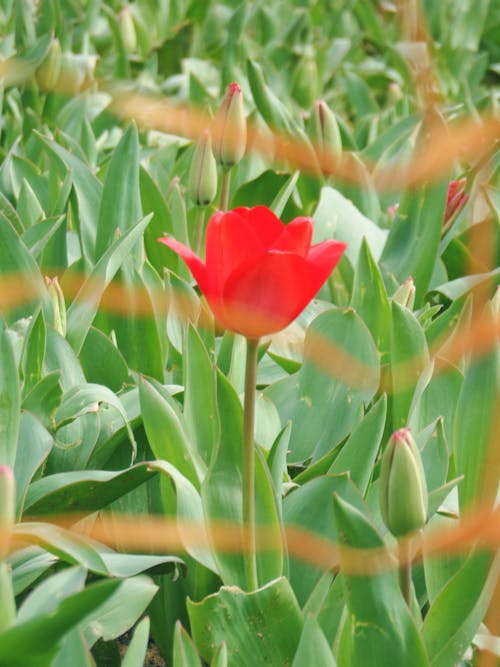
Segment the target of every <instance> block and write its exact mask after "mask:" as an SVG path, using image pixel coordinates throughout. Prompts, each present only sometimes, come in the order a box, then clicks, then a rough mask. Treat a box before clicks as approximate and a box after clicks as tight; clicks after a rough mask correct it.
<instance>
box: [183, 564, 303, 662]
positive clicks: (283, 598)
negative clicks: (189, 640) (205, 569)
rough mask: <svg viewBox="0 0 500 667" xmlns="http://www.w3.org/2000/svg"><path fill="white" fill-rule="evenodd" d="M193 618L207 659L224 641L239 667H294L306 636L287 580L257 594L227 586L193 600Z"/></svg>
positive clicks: (195, 633) (194, 630)
mask: <svg viewBox="0 0 500 667" xmlns="http://www.w3.org/2000/svg"><path fill="white" fill-rule="evenodd" d="M188 613H189V619H190V621H191V632H192V634H193V638H194V641H195V643H196V646H197V647H198V650H199V651H200V653H201V656H202V658H203V659H204V660H206V661H208V662H210V661H211V660H212V658H213V657H214V654H215V651H216V648H217V647H218V646H219V645H220V644H221V642H222V641H224V642H225V643H226V645H227V653H228V664H230V665H234V667H255V665H265V664H272V665H276V667H278V666H283V667H285V665H290V664H291V663H292V660H293V656H294V655H295V652H296V649H297V646H298V643H299V640H300V635H301V631H302V615H301V613H300V609H299V606H298V604H297V601H296V599H295V597H294V595H293V592H292V589H291V588H290V585H289V583H288V581H287V580H286V579H284V578H283V577H281V578H280V579H276V580H275V581H272V582H270V583H268V584H266V585H265V586H263V587H262V588H259V589H258V590H256V591H254V592H252V593H244V592H243V591H242V590H240V589H238V588H236V587H229V586H223V587H222V588H221V589H220V591H219V592H218V593H215V594H214V595H210V596H208V597H206V598H205V599H204V600H202V601H201V602H192V601H191V600H188Z"/></svg>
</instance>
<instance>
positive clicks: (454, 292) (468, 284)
mask: <svg viewBox="0 0 500 667" xmlns="http://www.w3.org/2000/svg"><path fill="white" fill-rule="evenodd" d="M499 284H500V267H499V268H496V269H493V270H492V271H489V272H488V273H476V274H472V275H469V276H464V277H462V278H456V279H455V280H450V281H449V282H447V283H444V284H442V285H438V286H437V287H434V288H433V289H432V291H433V292H437V293H438V294H443V295H444V296H445V297H447V298H448V299H450V301H455V300H456V299H459V298H460V297H463V296H464V295H466V294H468V293H469V292H471V291H472V290H473V289H474V288H479V287H481V286H483V285H491V286H492V287H493V286H496V285H499Z"/></svg>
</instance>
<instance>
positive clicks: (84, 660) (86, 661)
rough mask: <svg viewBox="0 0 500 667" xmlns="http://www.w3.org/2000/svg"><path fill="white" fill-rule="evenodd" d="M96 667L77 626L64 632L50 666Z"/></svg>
mask: <svg viewBox="0 0 500 667" xmlns="http://www.w3.org/2000/svg"><path fill="white" fill-rule="evenodd" d="M68 664H71V665H72V666H73V667H96V662H95V660H94V656H93V655H92V653H91V652H90V648H89V646H88V644H87V642H86V641H85V638H84V636H83V633H82V630H81V628H80V627H79V626H78V627H76V628H73V629H72V630H70V631H69V632H68V633H66V634H65V635H64V637H63V639H62V642H61V646H60V648H59V650H58V652H57V655H56V657H55V659H54V661H53V663H52V665H51V667H66V665H68Z"/></svg>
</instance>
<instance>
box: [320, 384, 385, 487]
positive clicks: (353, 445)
mask: <svg viewBox="0 0 500 667" xmlns="http://www.w3.org/2000/svg"><path fill="white" fill-rule="evenodd" d="M386 415H387V399H386V396H385V394H383V395H382V396H381V397H380V398H379V400H378V401H377V402H376V403H375V405H373V407H372V408H371V409H370V411H369V412H368V413H367V414H366V415H365V416H364V418H363V420H362V421H361V422H360V423H359V424H358V425H357V426H356V427H355V428H354V430H353V431H352V433H351V435H350V436H349V438H348V440H347V442H346V443H345V444H344V446H343V447H342V449H341V451H340V453H339V455H338V456H337V457H336V458H335V460H334V462H333V463H332V465H331V466H330V468H329V470H328V472H329V473H330V474H340V473H343V472H348V473H349V479H350V480H351V481H352V482H353V483H354V484H355V485H356V486H357V487H358V489H359V490H360V491H361V493H362V494H363V495H365V494H366V491H367V489H368V484H369V481H370V478H371V475H372V472H373V466H374V464H375V459H376V457H377V453H378V451H379V448H380V443H381V440H382V435H383V433H384V427H385V420H386Z"/></svg>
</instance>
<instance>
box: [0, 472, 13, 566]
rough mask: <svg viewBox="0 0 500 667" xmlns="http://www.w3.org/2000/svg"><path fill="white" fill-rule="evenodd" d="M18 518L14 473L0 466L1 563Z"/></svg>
mask: <svg viewBox="0 0 500 667" xmlns="http://www.w3.org/2000/svg"><path fill="white" fill-rule="evenodd" d="M15 518H16V493H15V484H14V473H13V472H12V468H11V467H10V466H7V465H1V466H0V561H2V560H3V558H4V557H5V555H6V554H7V550H8V547H9V542H10V533H11V531H12V526H13V525H14V521H15Z"/></svg>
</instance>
